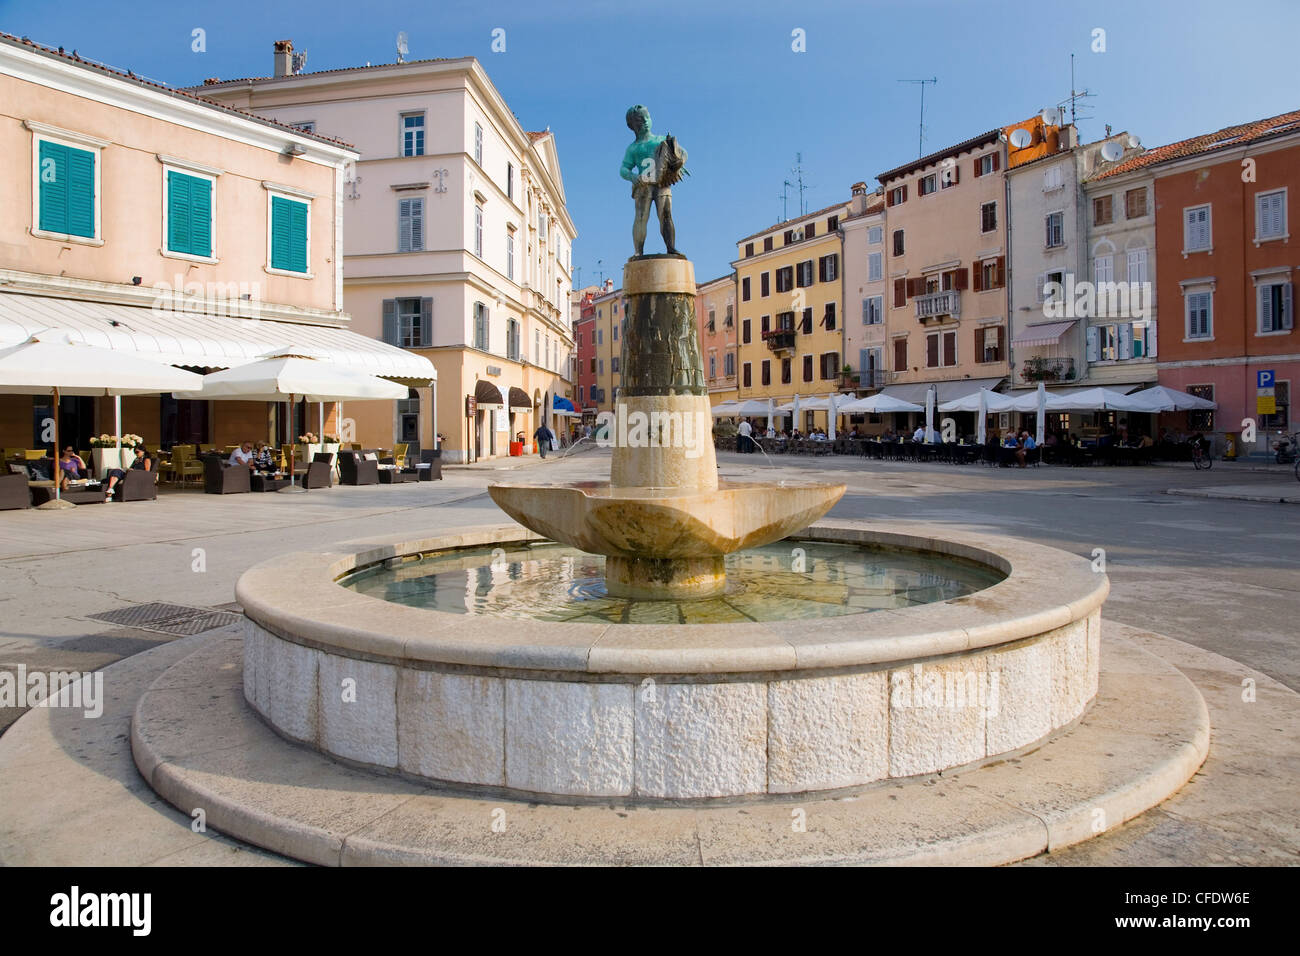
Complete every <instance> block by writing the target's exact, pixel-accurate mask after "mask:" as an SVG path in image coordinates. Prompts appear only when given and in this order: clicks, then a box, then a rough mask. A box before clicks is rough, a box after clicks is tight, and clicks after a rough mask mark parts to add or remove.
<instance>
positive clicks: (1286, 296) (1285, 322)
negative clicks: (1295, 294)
mask: <svg viewBox="0 0 1300 956" xmlns="http://www.w3.org/2000/svg"><path fill="white" fill-rule="evenodd" d="M1294 322H1295V318H1294V316H1293V315H1292V313H1291V283H1290V282H1287V283H1285V284H1284V285H1283V286H1282V328H1284V329H1290V328H1293V327H1294Z"/></svg>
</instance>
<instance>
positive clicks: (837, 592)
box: [339, 541, 1005, 625]
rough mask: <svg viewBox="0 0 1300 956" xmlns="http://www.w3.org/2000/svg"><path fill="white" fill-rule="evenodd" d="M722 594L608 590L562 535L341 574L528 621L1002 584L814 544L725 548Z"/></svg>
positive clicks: (832, 603)
mask: <svg viewBox="0 0 1300 956" xmlns="http://www.w3.org/2000/svg"><path fill="white" fill-rule="evenodd" d="M726 564H727V589H726V592H725V593H724V594H722V595H719V596H717V597H705V598H694V599H690V600H679V601H666V600H633V599H629V598H624V597H620V596H616V595H611V594H610V593H609V592H608V591H607V589H606V587H605V575H604V572H605V558H604V557H603V556H601V555H595V554H588V553H586V552H585V551H579V550H578V549H577V548H570V547H566V546H564V545H558V544H553V543H549V542H546V543H538V544H532V543H526V544H523V545H517V546H515V547H512V548H510V549H508V550H507V549H505V548H499V547H498V548H470V549H463V550H456V551H451V552H443V553H435V554H431V555H427V556H418V555H417V556H414V559H398V560H395V561H392V560H390V561H384V562H381V563H377V564H374V565H371V566H370V567H367V568H361V569H359V570H357V571H355V572H353V573H352V574H349V575H347V576H346V577H344V578H342V579H341V580H340V581H339V583H340V584H341V585H343V586H344V587H345V588H348V589H349V590H352V591H355V592H356V593H358V594H364V595H367V596H369V597H374V598H379V599H380V600H384V601H391V602H393V603H396V604H405V605H408V606H410V607H422V608H429V609H431V610H435V611H447V612H449V613H452V614H471V615H486V616H490V617H506V618H515V619H517V620H525V621H578V622H584V623H595V624H602V623H610V624H627V623H657V624H688V625H707V624H724V623H740V622H743V621H770V622H780V621H790V620H803V619H806V618H817V617H835V616H839V615H844V614H862V613H865V612H868V611H881V610H888V609H890V608H902V607H912V606H915V605H920V604H929V603H932V602H934V601H946V600H949V599H951V598H957V597H962V596H964V595H967V594H971V593H974V592H975V591H978V590H981V589H983V588H986V587H990V586H992V585H994V584H996V583H997V582H998V581H1001V580H1002V579H1003V578H1004V577H1005V575H1004V574H1003V573H1002V572H1000V571H998V570H996V569H994V568H991V567H989V566H988V565H985V564H979V563H976V562H974V561H968V560H965V559H962V558H956V557H952V556H943V555H936V554H926V553H924V552H919V551H913V550H911V549H901V548H886V547H883V546H879V545H877V546H873V547H864V546H858V545H845V544H832V543H827V542H815V541H806V542H799V543H797V544H785V543H782V544H770V545H764V546H763V547H761V548H752V549H750V550H748V551H742V552H738V553H736V554H731V555H728V556H727V558H726Z"/></svg>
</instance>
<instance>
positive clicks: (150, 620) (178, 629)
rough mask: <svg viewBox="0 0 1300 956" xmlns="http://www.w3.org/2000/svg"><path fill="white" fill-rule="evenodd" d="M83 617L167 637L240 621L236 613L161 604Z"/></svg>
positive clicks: (140, 605)
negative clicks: (157, 633)
mask: <svg viewBox="0 0 1300 956" xmlns="http://www.w3.org/2000/svg"><path fill="white" fill-rule="evenodd" d="M86 616H87V617H89V618H91V619H92V620H96V621H107V622H108V623H109V624H118V625H121V626H124V627H137V628H142V629H144V630H149V631H162V632H164V633H167V634H198V633H200V632H202V631H207V630H211V629H212V628H214V627H224V626H226V625H227V624H234V623H235V622H236V621H238V620H239V619H240V615H239V614H233V613H230V612H229V611H214V610H212V609H211V608H206V607H187V606H185V605H183V604H162V603H150V604H136V605H133V606H132V607H121V608H117V609H115V610H112V611H101V612H100V613H98V614H88V615H86Z"/></svg>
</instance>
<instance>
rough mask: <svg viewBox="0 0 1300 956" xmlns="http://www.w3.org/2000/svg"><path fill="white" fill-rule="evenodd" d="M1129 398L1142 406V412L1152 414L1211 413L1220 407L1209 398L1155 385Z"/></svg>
mask: <svg viewBox="0 0 1300 956" xmlns="http://www.w3.org/2000/svg"><path fill="white" fill-rule="evenodd" d="M1128 398H1130V399H1131V400H1132V401H1133V403H1134V404H1137V405H1141V406H1142V408H1141V409H1140V410H1141V411H1147V412H1150V413H1152V414H1155V413H1156V412H1187V411H1201V410H1204V411H1210V410H1213V409H1216V408H1218V407H1219V406H1218V403H1216V402H1212V401H1210V400H1209V399H1208V398H1201V397H1200V396H1199V395H1192V394H1189V393H1188V392H1180V391H1179V390H1178V389H1176V388H1168V387H1166V386H1164V385H1153V386H1152V387H1151V388H1147V389H1143V390H1142V391H1140V392H1134V393H1133V394H1131V395H1129V396H1128ZM1136 410H1139V409H1135V411H1136Z"/></svg>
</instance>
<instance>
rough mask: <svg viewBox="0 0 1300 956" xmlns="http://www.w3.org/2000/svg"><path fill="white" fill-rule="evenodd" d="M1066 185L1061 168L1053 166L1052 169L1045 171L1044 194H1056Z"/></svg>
mask: <svg viewBox="0 0 1300 956" xmlns="http://www.w3.org/2000/svg"><path fill="white" fill-rule="evenodd" d="M1064 185H1065V176H1064V175H1063V174H1062V172H1061V167H1060V166H1053V167H1052V168H1051V169H1045V170H1043V192H1045V193H1050V192H1055V191H1056V190H1058V189H1060V188H1061V187H1063V186H1064Z"/></svg>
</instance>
